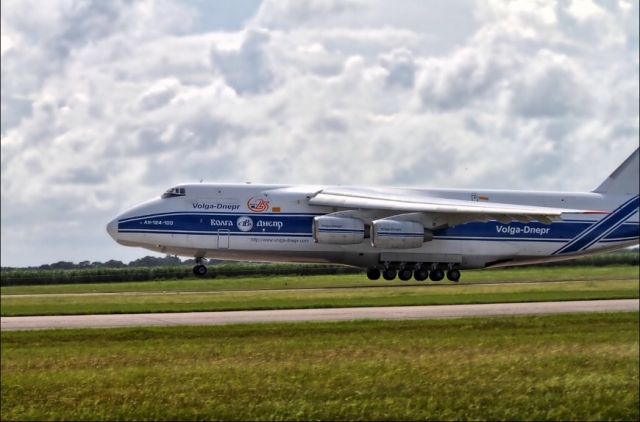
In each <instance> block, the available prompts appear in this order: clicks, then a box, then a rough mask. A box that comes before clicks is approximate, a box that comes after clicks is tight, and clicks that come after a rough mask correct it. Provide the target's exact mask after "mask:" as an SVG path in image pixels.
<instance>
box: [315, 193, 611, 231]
mask: <svg viewBox="0 0 640 422" xmlns="http://www.w3.org/2000/svg"><path fill="white" fill-rule="evenodd" d="M309 204H310V205H317V206H327V207H336V208H343V209H345V210H369V211H385V212H392V213H398V214H399V216H401V217H403V219H412V220H423V221H424V220H427V221H431V224H428V225H426V226H431V227H432V228H436V227H443V226H449V227H452V226H455V225H458V224H463V223H467V222H471V221H490V220H497V221H500V222H501V223H504V224H508V223H511V222H514V221H515V222H521V223H529V222H532V221H538V222H540V223H543V224H551V223H552V222H553V221H558V220H561V219H562V215H563V214H593V213H600V212H597V211H587V210H578V209H566V208H550V207H535V206H526V205H516V204H505V203H484V202H482V203H479V202H476V201H465V200H456V199H447V198H440V197H431V196H429V197H415V196H414V197H411V196H409V197H408V198H407V197H406V196H405V197H404V198H400V197H398V195H393V194H390V195H386V194H384V193H382V192H377V191H372V192H368V191H367V190H362V191H358V190H357V189H334V190H331V189H324V190H321V191H319V192H317V193H316V194H315V195H314V196H312V197H311V198H310V199H309ZM395 217H396V216H393V217H388V218H395Z"/></svg>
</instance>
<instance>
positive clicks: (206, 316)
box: [0, 299, 640, 331]
mask: <svg viewBox="0 0 640 422" xmlns="http://www.w3.org/2000/svg"><path fill="white" fill-rule="evenodd" d="M639 310H640V301H639V300H638V299H621V300H584V301H567V302H527V303H491V304H479V305H436V306H390V307H370V308H331V309H286V310H269V311H230V312H185V313H153V314H113V315H70V316H62V315H55V316H26V317H2V318H0V326H1V327H2V331H9V330H42V329H62V328H115V327H136V326H138V327H139V326H148V327H152V326H153V327H157V326H180V325H222V324H245V323H264V322H302V321H347V320H362V319H384V320H401V319H430V318H463V317H481V316H507V315H545V314H564V313H582V312H633V311H635V312H638V311H639Z"/></svg>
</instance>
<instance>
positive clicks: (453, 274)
mask: <svg viewBox="0 0 640 422" xmlns="http://www.w3.org/2000/svg"><path fill="white" fill-rule="evenodd" d="M447 278H448V279H449V280H450V281H453V282H454V283H457V282H458V280H460V270H456V269H455V268H454V269H453V270H449V271H447Z"/></svg>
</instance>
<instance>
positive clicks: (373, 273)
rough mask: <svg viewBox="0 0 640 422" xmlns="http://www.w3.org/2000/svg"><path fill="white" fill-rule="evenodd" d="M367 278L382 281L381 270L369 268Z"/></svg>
mask: <svg viewBox="0 0 640 422" xmlns="http://www.w3.org/2000/svg"><path fill="white" fill-rule="evenodd" d="M367 278H368V279H369V280H378V279H380V270H379V269H377V268H369V269H368V270H367Z"/></svg>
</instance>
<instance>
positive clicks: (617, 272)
mask: <svg viewBox="0 0 640 422" xmlns="http://www.w3.org/2000/svg"><path fill="white" fill-rule="evenodd" d="M639 271H640V268H639V267H638V266H608V267H593V266H582V267H526V268H510V269H495V270H478V271H463V274H462V281H461V282H460V284H473V283H512V282H540V281H564V280H571V281H577V280H613V279H635V280H637V279H638V275H639ZM408 284H419V285H425V284H426V285H429V284H434V283H433V282H431V281H426V282H420V283H416V282H415V281H410V282H404V281H400V280H395V281H386V280H383V279H380V280H377V281H370V280H368V279H367V277H366V275H365V274H364V272H363V273H362V274H350V275H322V276H306V277H300V276H269V277H238V278H217V279H213V280H210V279H207V280H200V279H189V280H173V281H170V280H169V281H144V282H126V283H87V284H58V285H44V286H9V287H2V288H0V293H1V294H2V295H3V296H5V295H14V294H15V295H17V294H68V293H118V292H172V291H183V292H184V291H190V292H200V291H205V292H208V291H221V290H258V289H301V288H341V287H367V286H400V285H408ZM437 284H438V285H443V284H452V283H450V282H447V281H446V280H445V281H442V282H438V283H437Z"/></svg>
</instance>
